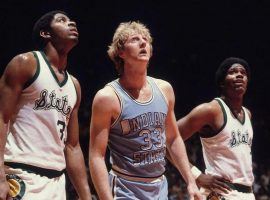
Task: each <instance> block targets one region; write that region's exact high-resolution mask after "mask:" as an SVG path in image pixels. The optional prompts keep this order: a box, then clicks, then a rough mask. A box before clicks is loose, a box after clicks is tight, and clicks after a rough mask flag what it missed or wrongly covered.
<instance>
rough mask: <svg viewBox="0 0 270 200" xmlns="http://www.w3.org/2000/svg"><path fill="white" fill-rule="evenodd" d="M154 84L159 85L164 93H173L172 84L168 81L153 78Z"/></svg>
mask: <svg viewBox="0 0 270 200" xmlns="http://www.w3.org/2000/svg"><path fill="white" fill-rule="evenodd" d="M151 78H152V79H153V80H154V82H155V83H156V84H157V86H158V87H159V88H160V89H161V90H162V91H172V90H173V88H172V86H171V84H170V83H169V82H168V81H165V80H162V79H158V78H153V77H151Z"/></svg>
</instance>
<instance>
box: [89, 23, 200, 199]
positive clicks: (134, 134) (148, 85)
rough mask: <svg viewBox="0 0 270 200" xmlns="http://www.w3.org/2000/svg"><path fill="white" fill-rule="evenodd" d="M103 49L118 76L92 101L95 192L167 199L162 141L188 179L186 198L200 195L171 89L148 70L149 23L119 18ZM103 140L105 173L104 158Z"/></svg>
mask: <svg viewBox="0 0 270 200" xmlns="http://www.w3.org/2000/svg"><path fill="white" fill-rule="evenodd" d="M108 54H109V56H110V58H111V59H112V60H113V61H114V63H115V65H116V69H117V71H118V73H119V76H120V78H119V79H116V80H114V81H112V82H110V83H108V84H107V85H106V86H105V87H104V88H103V89H101V90H99V91H98V92H97V94H96V96H95V98H94V101H93V105H92V118H91V126H90V147H89V159H90V163H89V165H90V171H91V176H92V180H93V183H94V185H95V188H96V190H97V193H98V195H99V198H100V199H106V200H112V199H137V200H138V199H143V200H150V199H151V200H157V199H159V200H165V199H168V197H167V194H168V191H167V187H168V185H167V180H166V177H164V175H163V173H164V171H165V159H164V157H165V154H166V146H167V148H168V150H169V151H170V152H171V155H172V157H173V159H174V160H175V162H176V163H177V167H178V170H179V171H180V172H181V174H182V175H183V177H184V179H185V181H186V182H187V185H188V192H189V195H190V199H194V198H195V199H200V198H201V196H200V193H199V191H198V188H197V186H196V183H195V181H194V178H193V177H192V174H191V172H190V168H189V164H188V159H187V155H186V150H185V146H184V143H183V140H182V138H181V137H180V134H179V133H178V130H177V125H176V119H175V115H174V92H173V89H172V87H171V85H170V84H169V83H168V82H166V81H163V80H160V79H155V78H152V77H149V76H147V67H148V63H149V59H150V57H151V55H152V37H151V36H150V33H149V30H148V28H146V26H145V25H143V24H141V23H139V22H126V23H121V24H120V25H119V26H118V28H117V29H116V32H115V34H114V37H113V41H112V44H111V45H110V46H109V50H108ZM107 145H108V147H109V149H110V159H111V164H112V170H111V171H110V172H109V177H108V172H107V167H106V165H105V161H104V157H105V152H106V148H107ZM179 152H181V153H180V154H179ZM108 180H109V181H108Z"/></svg>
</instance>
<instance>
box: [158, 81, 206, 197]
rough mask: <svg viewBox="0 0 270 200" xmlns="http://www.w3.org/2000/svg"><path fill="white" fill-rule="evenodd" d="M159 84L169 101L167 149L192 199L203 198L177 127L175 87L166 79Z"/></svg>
mask: <svg viewBox="0 0 270 200" xmlns="http://www.w3.org/2000/svg"><path fill="white" fill-rule="evenodd" d="M158 85H159V87H160V88H161V90H162V92H163V94H164V96H165V98H166V100H167V103H168V114H167V117H166V141H167V149H168V151H169V153H170V155H171V157H172V160H173V161H174V163H175V166H176V168H177V169H178V171H179V172H180V173H181V174H182V176H183V178H184V180H185V181H186V183H187V188H188V192H189V195H190V199H191V200H193V199H194V198H195V199H202V196H201V194H200V192H199V190H198V188H197V186H196V183H195V180H194V178H193V176H192V174H191V171H190V167H189V162H188V158H187V153H186V148H185V145H184V142H183V140H182V138H181V136H180V134H179V131H178V128H177V124H176V119H175V114H174V103H175V97H174V92H173V89H172V87H171V85H170V84H169V83H167V82H165V81H159V84H158Z"/></svg>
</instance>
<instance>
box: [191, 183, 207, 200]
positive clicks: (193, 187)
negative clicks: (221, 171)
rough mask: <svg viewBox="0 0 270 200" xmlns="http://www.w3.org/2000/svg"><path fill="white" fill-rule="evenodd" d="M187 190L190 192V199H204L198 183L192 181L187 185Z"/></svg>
mask: <svg viewBox="0 0 270 200" xmlns="http://www.w3.org/2000/svg"><path fill="white" fill-rule="evenodd" d="M187 190H188V193H189V200H203V196H202V195H201V193H200V191H199V189H198V187H197V185H196V184H195V182H194V184H193V183H190V184H189V185H188V186H187Z"/></svg>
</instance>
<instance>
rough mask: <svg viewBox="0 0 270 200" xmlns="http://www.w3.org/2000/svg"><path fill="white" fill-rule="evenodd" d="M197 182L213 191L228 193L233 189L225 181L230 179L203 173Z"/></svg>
mask: <svg viewBox="0 0 270 200" xmlns="http://www.w3.org/2000/svg"><path fill="white" fill-rule="evenodd" d="M196 182H197V184H198V186H199V187H203V188H206V189H208V190H211V191H221V192H224V193H228V192H229V191H231V188H230V187H229V186H228V185H227V184H226V183H225V182H230V181H229V180H227V179H224V178H221V177H218V176H211V175H207V174H201V175H200V176H199V177H198V178H197V179H196Z"/></svg>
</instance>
